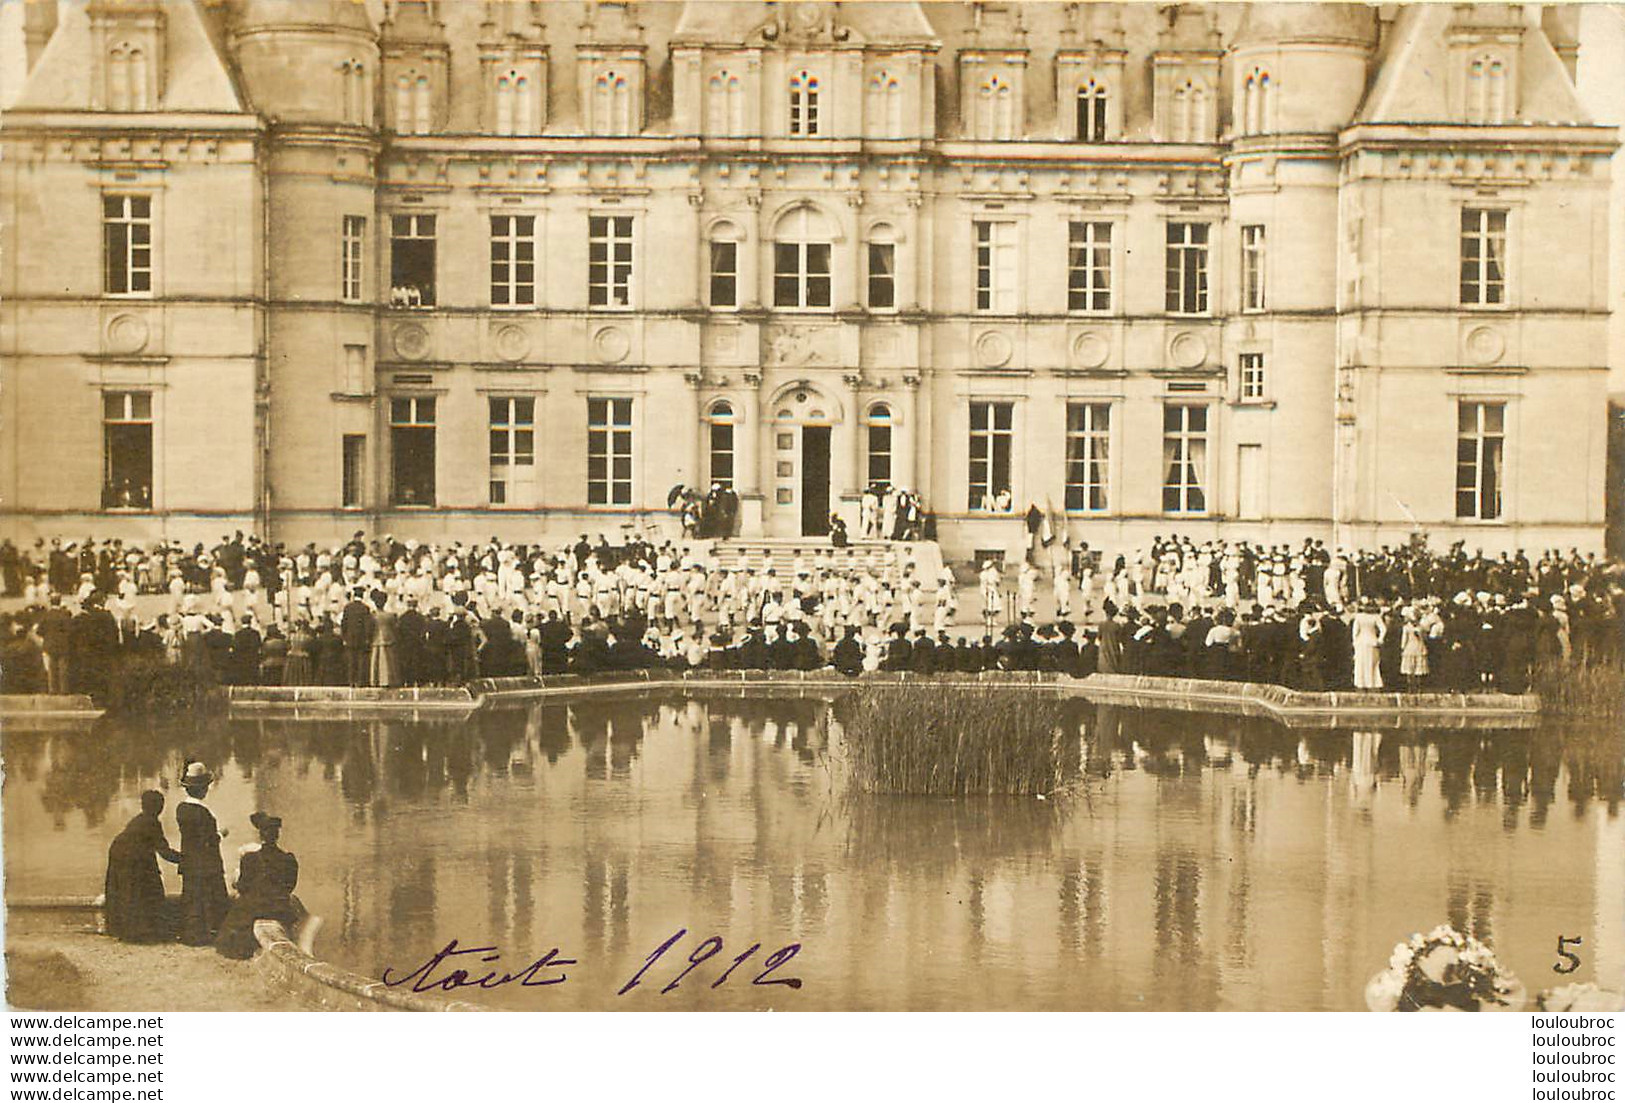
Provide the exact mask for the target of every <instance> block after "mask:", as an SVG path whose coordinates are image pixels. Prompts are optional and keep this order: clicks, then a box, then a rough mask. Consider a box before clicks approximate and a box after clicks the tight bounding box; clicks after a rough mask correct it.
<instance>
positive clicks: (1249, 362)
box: [1241, 352, 1264, 402]
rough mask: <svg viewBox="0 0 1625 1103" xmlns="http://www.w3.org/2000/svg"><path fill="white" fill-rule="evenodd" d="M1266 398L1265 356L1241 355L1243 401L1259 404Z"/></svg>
mask: <svg viewBox="0 0 1625 1103" xmlns="http://www.w3.org/2000/svg"><path fill="white" fill-rule="evenodd" d="M1263 397H1264V354H1263V353H1261V352H1244V353H1242V354H1241V400H1242V401H1243V402H1257V401H1259V400H1261V399H1262V398H1263Z"/></svg>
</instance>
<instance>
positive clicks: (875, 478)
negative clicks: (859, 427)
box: [865, 402, 892, 486]
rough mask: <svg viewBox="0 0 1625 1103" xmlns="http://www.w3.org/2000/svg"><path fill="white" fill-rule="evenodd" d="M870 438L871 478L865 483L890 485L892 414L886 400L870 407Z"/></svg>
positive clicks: (869, 484)
mask: <svg viewBox="0 0 1625 1103" xmlns="http://www.w3.org/2000/svg"><path fill="white" fill-rule="evenodd" d="M868 438H869V439H868V441H867V444H868V454H869V468H868V476H869V479H868V482H867V483H866V484H865V485H867V486H879V485H890V483H891V481H892V477H891V475H892V472H891V449H892V416H891V407H890V406H887V405H886V404H885V403H884V402H880V403H876V404H875V405H874V406H871V407H870V408H869V426H868Z"/></svg>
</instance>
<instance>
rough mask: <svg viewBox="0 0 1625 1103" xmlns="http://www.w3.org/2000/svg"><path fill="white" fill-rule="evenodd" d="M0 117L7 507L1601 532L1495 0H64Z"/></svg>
mask: <svg viewBox="0 0 1625 1103" xmlns="http://www.w3.org/2000/svg"><path fill="white" fill-rule="evenodd" d="M24 19H25V26H24V27H23V34H22V36H21V37H22V40H23V41H22V44H21V45H22V49H23V51H24V52H25V54H26V56H25V57H22V58H16V59H9V60H11V61H18V62H20V63H21V64H23V65H24V66H25V67H26V75H25V76H23V77H22V78H21V80H20V89H19V90H18V91H17V92H16V94H15V97H14V99H13V101H12V102H11V103H10V104H9V105H8V107H7V109H6V110H5V112H4V114H3V116H0V146H3V149H0V154H3V159H0V221H3V224H4V228H3V238H0V357H3V371H0V516H3V517H4V523H5V526H6V528H8V529H9V530H10V531H11V532H12V533H13V534H21V535H25V536H28V537H30V538H31V537H32V536H33V535H35V534H42V535H51V534H58V533H67V534H75V533H78V532H81V531H85V532H89V531H95V532H98V533H103V532H105V533H108V534H116V535H122V536H125V537H128V538H136V539H145V538H151V537H156V536H158V535H169V536H176V537H179V538H181V539H193V538H197V539H203V538H212V537H216V536H218V535H219V534H220V533H221V532H223V531H230V530H231V529H234V528H241V529H244V530H249V529H253V530H257V531H259V532H261V533H263V534H266V535H268V536H270V537H272V538H274V539H278V540H285V541H290V542H291V541H297V542H301V543H302V542H303V541H305V540H308V539H327V538H331V537H334V536H338V535H348V534H349V533H351V532H353V531H355V530H356V529H368V530H369V531H388V532H393V533H396V534H400V535H403V536H404V535H411V536H418V537H422V538H429V537H433V538H460V539H465V540H466V539H473V538H483V537H485V536H488V535H490V534H493V533H495V534H498V535H502V536H507V537H534V536H537V535H545V536H547V537H548V538H553V537H560V538H564V537H573V536H574V535H575V534H577V533H579V532H582V531H594V530H603V529H611V530H612V529H614V528H615V527H617V526H618V525H620V524H621V523H623V522H626V521H629V520H634V519H638V518H649V519H657V520H661V521H663V522H665V523H669V524H671V525H673V527H675V521H674V520H673V519H672V518H671V517H670V515H669V513H668V512H667V510H666V504H667V495H668V492H669V491H670V490H671V489H672V488H673V487H674V486H675V485H678V484H685V485H689V486H698V487H705V486H709V485H710V484H712V483H714V482H715V483H723V484H725V485H729V486H731V487H733V488H734V489H735V490H736V491H737V493H738V494H739V496H740V501H741V514H740V524H741V529H742V532H743V533H744V534H747V535H767V536H791V535H807V536H814V535H818V534H821V533H823V532H825V531H826V526H827V524H828V519H829V516H830V514H831V513H840V514H842V515H844V516H846V517H847V519H848V523H849V525H850V526H851V527H852V528H853V530H854V531H856V528H857V523H856V522H857V516H856V515H857V509H858V501H859V496H860V493H861V490H862V489H863V487H865V486H866V485H869V484H871V483H876V482H887V483H891V484H894V485H899V486H903V487H908V488H915V489H917V490H919V491H920V493H921V494H922V495H923V497H924V499H925V502H926V506H927V508H928V509H929V510H930V511H931V512H932V513H933V514H934V515H935V518H936V531H937V535H938V538H939V539H940V540H941V541H942V543H943V546H944V550H945V551H946V552H947V553H948V554H950V555H966V554H969V553H971V552H972V551H975V550H978V549H1010V548H1013V547H1019V546H1020V545H1021V543H1023V541H1024V538H1025V529H1024V527H1023V525H1022V524H1021V520H1020V519H1021V517H1022V516H1023V515H1024V514H1025V513H1026V512H1027V510H1028V509H1029V507H1030V506H1032V505H1037V506H1039V508H1041V509H1044V510H1046V511H1047V512H1050V513H1052V514H1054V515H1056V516H1061V515H1064V517H1065V518H1066V524H1067V527H1068V529H1069V531H1070V533H1071V535H1072V537H1073V538H1074V539H1076V540H1088V541H1090V542H1091V543H1092V544H1093V545H1094V546H1096V547H1101V546H1105V547H1118V546H1121V545H1123V544H1124V543H1128V542H1136V543H1137V542H1141V541H1144V540H1147V539H1149V537H1150V536H1151V535H1152V534H1155V533H1162V534H1167V533H1176V532H1177V533H1188V534H1190V535H1192V536H1193V537H1196V538H1199V539H1200V538H1205V537H1207V536H1211V535H1215V534H1224V535H1227V536H1238V537H1245V538H1249V539H1262V540H1265V541H1269V542H1280V541H1285V540H1299V539H1302V538H1303V537H1305V536H1317V537H1321V538H1323V539H1326V540H1328V541H1337V542H1343V543H1359V544H1377V543H1395V542H1402V541H1404V540H1405V539H1407V538H1408V537H1409V536H1410V535H1411V533H1412V532H1413V531H1416V530H1418V529H1420V530H1424V531H1426V532H1427V533H1428V535H1429V538H1430V539H1431V540H1432V542H1433V543H1434V544H1435V546H1440V545H1442V544H1445V543H1448V542H1449V541H1452V540H1457V539H1461V540H1465V541H1467V543H1468V545H1469V547H1483V548H1485V549H1486V550H1492V551H1494V550H1500V549H1510V548H1512V547H1517V546H1522V547H1527V548H1543V547H1547V546H1561V547H1564V548H1568V547H1571V546H1577V547H1580V548H1582V549H1600V548H1601V546H1602V540H1603V528H1604V516H1603V510H1604V496H1605V495H1604V478H1605V475H1604V472H1605V452H1606V443H1605V442H1606V436H1607V390H1608V369H1609V362H1608V335H1609V297H1608V296H1609V269H1610V259H1611V258H1610V256H1609V242H1610V227H1609V196H1610V184H1609V164H1610V158H1611V156H1612V154H1613V152H1614V149H1615V145H1616V134H1615V130H1614V128H1613V127H1611V126H1598V125H1594V124H1593V123H1592V122H1590V121H1589V119H1588V116H1587V114H1586V112H1585V111H1584V109H1583V108H1582V106H1581V104H1580V102H1579V99H1578V97H1577V95H1576V92H1575V84H1574V73H1575V70H1576V64H1577V58H1578V54H1579V49H1580V47H1579V42H1578V27H1579V16H1578V14H1577V13H1576V12H1575V11H1574V10H1573V9H1570V8H1566V7H1561V6H1557V7H1539V6H1534V5H1503V4H1480V5H1448V4H1427V5H1415V6H1386V7H1382V8H1376V7H1366V6H1361V5H1352V4H1351V5H1341V4H1317V5H1295V4H1248V5H1212V6H1203V5H1178V6H1169V5H1149V4H1145V5H1133V4H1123V5H1112V4H1063V3H1007V4H997V3H962V4H938V3H932V4H919V3H879V2H875V3H839V4H837V3H785V4H772V3H708V2H696V3H644V4H629V3H609V2H592V3H585V4H582V3H563V2H559V3H546V4H542V3H523V2H504V3H481V2H475V0H445V2H439V3H435V2H422V0H417V2H414V0H389V2H387V3H384V4H375V5H373V6H371V7H369V6H366V5H362V4H358V3H352V2H349V0H320V2H317V0H224V2H221V0H214V2H209V0H195V2H194V0H166V2H156V0H154V2H146V0H118V2H114V0H91V2H89V3H63V4H61V5H55V4H50V3H33V4H29V5H27V7H26V11H25V15H24Z"/></svg>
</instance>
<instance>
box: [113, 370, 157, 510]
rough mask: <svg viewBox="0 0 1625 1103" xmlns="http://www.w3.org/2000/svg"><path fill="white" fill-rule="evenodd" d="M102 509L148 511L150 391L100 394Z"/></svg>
mask: <svg viewBox="0 0 1625 1103" xmlns="http://www.w3.org/2000/svg"><path fill="white" fill-rule="evenodd" d="M102 508H104V509H151V508H152V392H151V391H107V392H104V393H103V395H102Z"/></svg>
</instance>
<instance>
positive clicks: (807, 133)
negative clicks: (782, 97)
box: [790, 69, 819, 137]
mask: <svg viewBox="0 0 1625 1103" xmlns="http://www.w3.org/2000/svg"><path fill="white" fill-rule="evenodd" d="M790 133H791V134H793V135H796V136H798V137H813V136H815V135H817V134H818V133H819V118H818V78H817V77H815V76H813V75H812V74H811V73H809V72H807V70H805V69H803V70H802V71H801V72H799V73H797V74H796V75H795V76H793V77H791V78H790Z"/></svg>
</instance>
